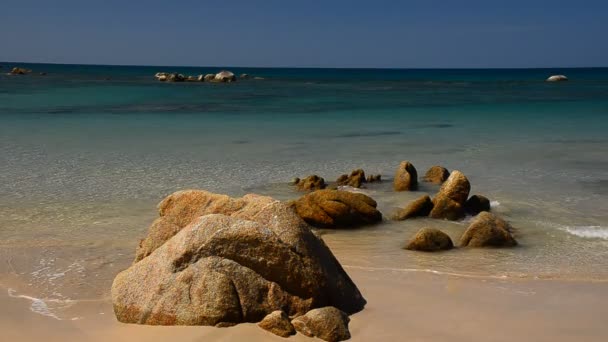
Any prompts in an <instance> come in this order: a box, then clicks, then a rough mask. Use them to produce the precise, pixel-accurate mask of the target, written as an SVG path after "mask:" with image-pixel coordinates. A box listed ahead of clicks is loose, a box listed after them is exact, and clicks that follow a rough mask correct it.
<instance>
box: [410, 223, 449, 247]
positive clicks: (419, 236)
mask: <svg viewBox="0 0 608 342" xmlns="http://www.w3.org/2000/svg"><path fill="white" fill-rule="evenodd" d="M452 248H454V243H453V242H452V239H450V237H449V235H448V234H446V233H444V232H442V231H441V230H439V229H434V228H422V229H420V230H419V231H418V232H417V233H416V235H414V237H413V238H412V239H411V240H410V241H409V242H408V244H407V245H406V246H405V249H409V250H412V251H424V252H435V251H441V250H448V249H452Z"/></svg>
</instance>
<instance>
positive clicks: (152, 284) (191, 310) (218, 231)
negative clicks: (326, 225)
mask: <svg viewBox="0 0 608 342" xmlns="http://www.w3.org/2000/svg"><path fill="white" fill-rule="evenodd" d="M159 211H160V214H161V218H166V219H168V218H169V217H171V218H172V222H171V223H172V224H173V225H174V226H175V227H179V226H180V225H183V224H184V223H185V222H188V223H187V225H186V226H185V227H184V228H181V229H178V230H177V232H175V233H174V234H173V235H172V237H170V238H168V239H166V241H165V242H164V243H162V244H161V245H160V246H159V247H158V248H156V249H154V250H153V252H152V253H151V254H149V255H147V256H146V257H144V258H143V259H140V260H139V261H136V262H135V263H134V264H133V265H132V266H131V267H130V268H128V269H127V270H125V271H122V272H120V273H119V274H118V275H117V276H116V278H115V279H114V282H113V284H112V291H111V294H112V303H113V306H114V312H115V314H116V317H117V319H118V320H119V321H120V322H124V323H139V324H150V325H216V326H227V325H232V324H237V323H241V322H259V321H260V320H262V319H263V318H264V317H265V316H266V315H268V314H270V313H271V312H273V311H276V310H283V311H285V313H287V314H288V315H289V316H292V317H293V316H299V315H303V314H305V313H306V312H308V311H310V310H311V309H314V308H317V307H324V306H335V307H337V308H339V309H340V310H342V311H344V312H347V313H354V312H357V311H359V310H361V309H362V308H363V306H364V305H365V299H363V297H362V296H361V293H360V292H359V290H358V289H357V287H356V286H355V284H354V283H353V282H352V280H351V279H350V278H349V277H348V275H347V274H346V272H345V271H344V270H343V269H342V267H341V266H340V264H339V263H338V261H337V260H336V258H335V257H334V256H333V254H332V253H331V251H330V250H329V249H328V248H327V246H326V245H325V243H324V242H323V241H322V240H321V239H320V238H318V237H317V236H316V235H315V234H314V233H313V232H312V231H311V230H310V228H309V226H308V225H307V224H305V223H304V222H303V221H302V220H301V219H300V218H299V217H298V216H297V215H296V214H295V213H294V211H293V209H291V208H289V207H287V206H286V205H285V204H283V203H281V202H280V201H276V200H274V199H272V198H270V197H264V196H258V195H246V196H244V197H243V198H240V199H232V198H230V197H228V196H223V195H217V194H211V193H208V192H203V191H186V192H179V193H176V194H173V195H171V196H169V197H168V198H167V199H165V200H164V201H163V202H161V205H159ZM208 212H221V213H222V214H210V215H205V216H200V214H206V213H208ZM153 227H154V226H153ZM154 229H157V228H151V232H152V231H153V230H154ZM167 233H168V234H167V235H171V233H173V232H167ZM138 252H139V251H138Z"/></svg>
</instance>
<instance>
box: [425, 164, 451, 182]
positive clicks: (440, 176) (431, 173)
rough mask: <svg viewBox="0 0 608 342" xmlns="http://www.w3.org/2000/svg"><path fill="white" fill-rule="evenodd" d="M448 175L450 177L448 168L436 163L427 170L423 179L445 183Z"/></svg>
mask: <svg viewBox="0 0 608 342" xmlns="http://www.w3.org/2000/svg"><path fill="white" fill-rule="evenodd" d="M448 177H450V172H449V171H448V169H446V168H445V167H443V166H439V165H435V166H432V167H431V168H430V169H428V170H427V171H426V174H425V175H424V178H423V180H424V181H425V182H430V183H433V184H443V182H445V181H446V180H447V179H448Z"/></svg>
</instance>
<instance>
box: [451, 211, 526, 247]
mask: <svg viewBox="0 0 608 342" xmlns="http://www.w3.org/2000/svg"><path fill="white" fill-rule="evenodd" d="M512 232H513V227H511V225H510V224H509V223H508V222H507V221H505V220H503V219H501V218H500V217H498V216H496V215H494V214H492V213H489V212H487V211H482V212H481V213H479V215H477V217H476V218H475V220H474V221H473V222H472V223H471V225H470V226H469V228H467V230H466V231H465V232H464V234H462V237H461V238H460V246H462V247H512V246H516V245H517V241H515V239H514V238H513V235H512Z"/></svg>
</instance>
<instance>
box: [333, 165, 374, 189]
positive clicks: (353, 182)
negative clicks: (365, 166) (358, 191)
mask: <svg viewBox="0 0 608 342" xmlns="http://www.w3.org/2000/svg"><path fill="white" fill-rule="evenodd" d="M366 182H367V179H366V178H365V171H363V170H362V169H356V170H353V171H352V172H351V173H350V175H342V176H340V177H339V178H338V180H336V183H337V184H338V185H342V186H352V187H353V188H360V187H361V185H363V183H366Z"/></svg>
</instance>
